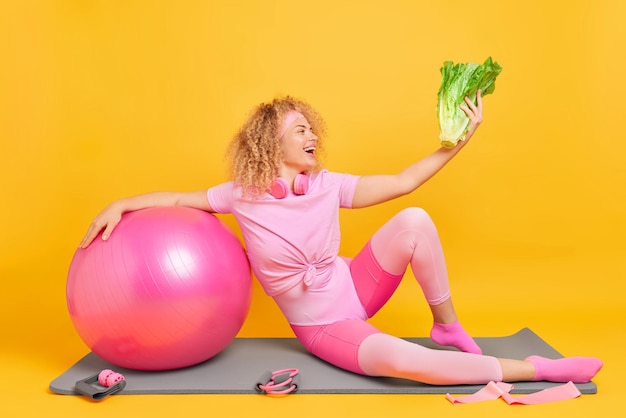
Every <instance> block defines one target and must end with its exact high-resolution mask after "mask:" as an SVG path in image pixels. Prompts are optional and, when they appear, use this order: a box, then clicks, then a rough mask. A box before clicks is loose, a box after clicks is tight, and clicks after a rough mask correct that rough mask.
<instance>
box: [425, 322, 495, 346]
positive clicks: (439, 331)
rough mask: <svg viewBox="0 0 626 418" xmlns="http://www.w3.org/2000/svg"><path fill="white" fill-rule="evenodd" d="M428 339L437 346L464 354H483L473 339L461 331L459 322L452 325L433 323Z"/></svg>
mask: <svg viewBox="0 0 626 418" xmlns="http://www.w3.org/2000/svg"><path fill="white" fill-rule="evenodd" d="M430 339H431V340H433V341H434V342H436V343H437V344H439V345H446V346H452V347H456V348H458V349H459V350H461V351H464V352H466V353H473V354H482V353H483V351H482V350H481V349H480V347H479V346H478V344H476V342H475V341H474V339H473V338H472V337H470V335H469V334H468V333H467V332H466V331H465V330H464V329H463V327H462V326H461V324H460V323H459V321H456V322H454V323H452V324H440V323H437V322H435V323H434V324H433V328H432V329H431V331H430Z"/></svg>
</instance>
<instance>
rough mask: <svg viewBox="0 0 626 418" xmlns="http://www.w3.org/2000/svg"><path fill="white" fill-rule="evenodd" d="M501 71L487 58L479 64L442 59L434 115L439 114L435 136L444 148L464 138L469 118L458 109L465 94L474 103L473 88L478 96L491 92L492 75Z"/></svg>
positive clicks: (496, 74) (474, 93)
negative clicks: (478, 91)
mask: <svg viewBox="0 0 626 418" xmlns="http://www.w3.org/2000/svg"><path fill="white" fill-rule="evenodd" d="M501 71H502V67H500V65H499V64H498V63H497V62H493V61H492V60H491V57H489V58H487V59H486V60H485V62H484V63H483V64H482V65H481V64H475V63H466V64H463V63H458V64H454V63H452V62H451V61H446V62H444V63H443V67H441V86H440V87H439V93H438V94H437V95H438V102H437V114H438V117H439V132H440V133H439V139H440V141H441V144H442V145H443V146H444V147H446V148H454V147H455V146H456V144H457V143H458V142H459V141H463V140H464V139H465V134H466V133H467V130H468V128H469V118H468V117H467V115H466V114H465V112H463V110H462V109H461V107H460V106H461V104H464V103H465V101H464V98H465V97H468V98H469V99H471V100H472V101H473V102H474V104H476V91H477V90H481V96H484V95H486V94H490V93H493V91H494V90H495V88H496V84H495V82H496V77H497V76H498V74H500V72H501Z"/></svg>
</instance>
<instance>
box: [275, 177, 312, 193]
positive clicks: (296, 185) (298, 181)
mask: <svg viewBox="0 0 626 418" xmlns="http://www.w3.org/2000/svg"><path fill="white" fill-rule="evenodd" d="M307 191H309V178H308V177H307V175H306V174H298V175H297V176H296V178H295V179H294V180H293V193H294V194H297V195H303V194H306V192H307ZM270 194H271V195H272V196H274V197H275V198H276V199H284V198H285V197H287V195H288V194H289V184H288V183H287V180H285V179H283V178H281V177H278V178H277V179H276V180H274V181H273V182H272V185H271V186H270Z"/></svg>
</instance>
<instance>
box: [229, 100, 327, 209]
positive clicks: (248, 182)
mask: <svg viewBox="0 0 626 418" xmlns="http://www.w3.org/2000/svg"><path fill="white" fill-rule="evenodd" d="M290 110H296V111H298V112H300V113H302V114H303V115H304V117H306V119H307V121H308V122H309V124H310V125H311V128H312V129H313V132H314V133H315V135H316V136H317V138H318V140H317V149H316V152H315V158H316V161H317V165H316V167H315V169H314V170H313V171H317V170H320V169H321V167H322V164H321V155H322V154H323V142H324V141H323V138H324V136H325V134H326V126H325V124H324V121H323V119H322V117H321V116H320V114H319V113H318V112H317V111H316V110H315V109H313V107H311V105H309V104H308V103H306V102H304V101H302V100H298V99H295V98H293V97H290V96H284V97H276V98H275V99H274V100H272V101H271V102H270V103H261V104H259V105H258V106H257V107H256V108H254V109H253V110H252V112H251V113H250V115H249V116H248V118H247V119H246V121H245V122H244V124H243V126H242V127H241V128H240V129H239V131H238V132H237V134H235V136H234V137H233V138H232V140H231V142H230V145H229V147H228V153H227V155H228V157H229V160H230V165H231V167H230V168H231V175H232V178H233V180H234V181H235V183H236V184H237V185H238V186H240V187H241V188H242V189H243V194H244V196H247V197H252V198H254V197H257V196H259V195H261V194H263V193H266V192H268V191H269V190H270V186H271V184H272V181H274V180H275V179H276V178H277V177H278V174H279V169H280V163H281V161H282V158H283V155H282V151H281V147H280V139H279V138H278V130H279V129H280V125H281V122H282V121H283V119H284V117H285V115H286V114H287V112H289V111H290Z"/></svg>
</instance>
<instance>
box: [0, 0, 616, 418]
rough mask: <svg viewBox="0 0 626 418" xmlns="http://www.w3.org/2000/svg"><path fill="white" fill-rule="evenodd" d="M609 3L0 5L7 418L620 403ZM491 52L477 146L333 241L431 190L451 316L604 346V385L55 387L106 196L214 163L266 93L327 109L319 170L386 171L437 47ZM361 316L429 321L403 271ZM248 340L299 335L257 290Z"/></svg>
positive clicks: (396, 165) (71, 352)
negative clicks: (78, 256) (229, 390)
mask: <svg viewBox="0 0 626 418" xmlns="http://www.w3.org/2000/svg"><path fill="white" fill-rule="evenodd" d="M625 18H626V6H625V5H624V3H623V2H622V1H620V0H598V1H593V2H591V1H580V0H570V1H568V2H566V3H563V2H549V1H545V0H541V1H539V0H528V1H501V0H479V1H473V2H470V1H466V0H448V1H445V2H443V1H442V2H438V1H408V0H407V1H395V0H386V1H338V0H332V1H331V0H318V1H314V2H303V1H298V2H296V1H286V0H284V1H208V0H207V1H200V0H195V1H191V0H181V1H138V0H135V1H132V0H129V1H122V0H110V1H106V0H102V1H95V0H58V1H52V0H50V1H44V0H41V1H35V0H24V1H20V0H13V1H11V0H3V1H2V2H0V161H1V164H0V192H1V195H2V205H1V207H0V277H1V280H2V291H1V292H0V294H1V296H0V298H1V299H0V307H1V308H0V309H1V310H0V323H1V324H2V346H1V348H0V353H1V355H2V360H1V364H0V369H1V370H2V379H1V382H0V398H1V399H2V404H1V405H0V411H3V416H18V415H19V416H22V415H31V414H32V415H41V416H44V415H45V416H78V415H80V416H87V415H89V416H110V415H111V414H116V415H120V414H121V415H122V416H132V415H133V414H136V416H147V415H151V416H165V415H166V414H175V415H176V416H188V415H191V414H202V415H207V414H208V415H215V416H224V415H223V414H226V413H228V414H229V416H230V414H236V415H234V416H244V415H247V414H250V415H254V416H276V415H282V414H290V415H297V416H314V414H315V416H317V415H318V414H320V413H321V414H328V413H331V414H337V415H345V416H358V414H360V415H362V416H379V415H381V414H384V415H383V416H400V415H401V414H402V416H405V415H406V414H411V416H413V415H415V416H417V415H420V416H426V414H438V415H443V416H461V415H462V416H484V415H485V414H487V415H488V416H493V415H496V414H497V415H499V416H518V415H519V414H524V415H525V416H526V415H527V414H532V415H533V416H535V415H537V414H541V415H543V414H545V415H546V416H547V415H550V416H552V415H554V414H563V415H567V416H590V415H592V414H593V415H596V416H597V415H602V416H611V415H613V416H614V415H615V414H619V413H618V411H619V410H623V405H622V404H621V403H620V401H621V399H622V397H623V389H622V388H621V387H620V386H619V385H620V381H621V379H622V378H623V377H624V374H625V372H626V370H625V368H624V363H623V350H622V346H623V340H624V337H625V335H624V334H625V333H624V319H625V309H624V307H623V306H624V305H623V294H624V284H623V279H624V273H626V269H625V264H624V261H623V258H624V250H625V249H626V246H625V245H624V235H625V232H626V223H625V221H624V213H626V199H625V198H626V196H625V192H624V189H625V188H624V182H625V180H626V169H625V168H624V153H625V151H626V142H625V141H624V139H625V135H624V128H623V124H624V97H625V95H626V87H625V86H626V83H624V75H625V74H626V58H625V54H624V45H625V44H626V29H625V27H626V25H625V24H624V20H625ZM487 56H492V57H493V58H494V60H496V61H498V62H499V63H500V64H501V65H502V67H503V72H502V74H501V75H500V77H499V78H498V80H497V83H496V86H497V87H496V91H495V94H493V95H491V96H487V97H485V100H484V103H485V111H484V123H483V125H482V126H481V128H480V129H479V131H478V133H477V135H476V136H475V138H474V139H473V140H472V143H471V144H470V146H469V147H466V148H465V149H464V151H463V152H462V154H461V155H459V156H458V158H457V159H456V160H455V161H453V162H452V163H451V165H450V166H448V167H446V168H445V169H444V171H443V172H441V173H440V174H439V175H438V176H437V177H435V178H434V179H433V180H432V181H431V182H429V183H428V184H427V185H425V186H424V187H423V188H421V189H420V190H418V191H417V192H415V193H414V194H412V195H410V196H408V197H404V198H401V199H398V200H397V201H394V202H391V203H387V204H384V205H381V206H379V207H376V208H370V209H365V210H360V211H344V212H342V215H341V216H342V221H343V224H342V225H343V227H342V232H343V234H344V235H343V237H344V238H343V244H342V245H343V247H342V251H343V252H344V253H345V254H346V255H351V254H354V253H355V252H356V251H357V250H358V249H359V248H360V247H361V246H362V245H363V243H364V242H365V241H366V240H367V239H368V238H369V236H370V235H371V233H372V232H373V231H374V230H375V228H376V227H377V226H378V225H379V224H380V223H382V222H384V221H385V220H386V219H387V218H389V217H390V216H391V215H392V214H394V213H395V212H396V211H397V210H399V209H401V208H403V207H405V206H409V205H414V206H422V207H424V208H425V209H426V210H428V211H429V212H430V214H431V215H432V217H433V218H434V219H435V221H436V223H437V225H438V227H439V231H440V235H441V238H442V240H443V244H444V249H445V251H446V255H447V260H448V263H449V271H450V277H451V280H452V287H453V291H454V294H455V300H456V304H457V310H458V312H459V314H460V316H461V319H462V321H463V322H464V324H465V326H466V328H467V329H468V330H469V331H470V332H471V333H473V334H474V335H476V336H498V335H509V334H512V333H514V332H516V331H517V330H518V329H520V328H522V327H526V326H527V327H530V328H532V329H533V330H534V331H535V332H537V333H538V334H539V335H540V336H542V337H543V338H544V339H545V340H547V341H548V342H549V343H550V344H552V345H553V346H554V347H555V348H556V349H557V350H559V351H560V352H561V353H562V354H564V355H578V354H582V355H595V356H598V357H601V358H602V359H603V360H604V361H605V368H604V370H603V371H602V372H601V373H600V374H599V375H598V376H597V378H596V379H595V382H596V383H597V384H598V387H599V393H598V394H597V395H589V396H583V397H581V398H579V399H576V400H572V401H567V402H561V403H555V404H549V405H542V406H535V407H510V406H507V405H506V404H504V403H503V402H500V401H497V402H488V403H484V404H477V405H471V406H452V405H450V404H449V403H448V402H447V401H446V400H445V399H444V398H443V396H438V395H428V396H424V395H422V396H418V395H411V396H408V395H404V396H397V395H395V396H394V395H375V396H374V395H373V396H368V395H324V396H315V395H295V396H290V397H288V398H282V399H272V398H268V397H262V396H244V395H237V396H225V395H222V396H217V395H215V396H213V395H211V396H208V395H207V396H205V395H202V396H200V395H188V396H180V395H169V396H115V397H111V398H109V399H107V400H106V401H104V402H102V403H100V404H97V405H95V404H91V403H89V402H87V401H86V400H85V399H84V398H81V397H74V396H70V397H67V396H60V395H55V394H52V393H50V392H49V391H48V384H49V382H50V381H51V380H53V379H54V378H55V377H57V376H58V375H59V374H61V373H62V372H64V371H65V370H66V369H67V368H68V367H69V366H71V365H72V364H73V363H74V362H75V361H77V360H78V359H79V358H80V357H82V356H83V355H84V354H86V353H87V352H88V349H87V348H86V347H85V345H84V344H83V343H82V341H81V340H80V339H79V337H78V336H77V335H76V333H75V331H74V329H73V327H72V324H71V321H70V319H69V316H68V314H67V308H66V304H65V293H64V292H65V280H66V273H67V269H68V266H69V263H70V260H71V257H72V255H73V253H74V250H75V248H76V246H77V244H78V242H79V240H80V238H81V237H82V235H83V233H84V232H85V230H86V228H87V226H88V224H89V222H90V221H91V219H92V218H93V217H94V216H95V215H96V213H97V212H98V211H99V210H100V209H101V208H102V207H103V206H104V205H106V204H107V203H108V202H110V201H111V200H113V199H116V198H119V197H123V196H128V195H132V194H137V193H142V192H147V191H152V190H168V189H169V190H194V189H200V188H206V187H208V186H210V185H212V184H215V183H217V182H220V181H222V180H225V179H226V165H225V162H224V158H223V156H224V150H225V147H226V144H227V142H228V140H229V138H230V136H231V135H232V134H233V133H234V132H235V130H236V129H237V127H238V126H239V124H240V123H241V122H242V120H243V118H244V116H245V114H246V112H247V111H248V110H249V109H250V108H251V107H252V106H254V105H255V104H257V103H258V102H261V101H266V100H269V99H271V98H272V97H273V96H274V95H276V94H291V95H294V96H297V97H301V98H304V99H306V100H308V101H310V102H311V103H312V104H313V105H315V106H316V107H317V108H318V109H319V110H320V111H321V112H322V113H323V114H324V115H325V117H326V121H327V124H328V126H329V133H330V136H329V141H328V158H327V159H326V165H327V167H328V168H330V169H332V170H337V171H348V172H352V173H355V174H367V173H378V172H396V171H398V170H399V169H401V168H403V167H404V166H406V165H408V164H409V163H411V162H413V161H415V160H416V159H418V158H420V157H422V156H424V155H426V154H428V153H430V152H431V151H433V150H434V149H436V148H437V147H438V139H437V138H438V126H437V119H436V114H435V104H436V92H437V89H438V87H439V81H440V74H439V68H440V66H441V64H442V63H443V61H445V60H452V61H455V62H458V61H480V62H482V61H483V60H484V59H485V58H486V57H487ZM224 220H225V221H226V222H227V223H228V224H229V225H230V226H232V227H233V228H234V229H235V230H236V225H235V224H234V223H233V222H232V220H231V219H230V218H224ZM374 322H375V323H376V324H377V325H379V326H381V327H383V328H384V329H386V330H388V331H389V332H392V333H395V334H397V335H400V336H425V335H427V333H428V330H429V326H430V317H429V315H428V311H427V307H426V305H425V303H424V302H423V299H422V297H421V295H420V294H419V289H418V288H417V285H416V284H415V283H414V281H413V280H412V278H411V276H410V274H409V275H407V280H405V282H403V284H402V285H401V287H400V290H399V291H398V293H397V294H396V295H395V296H394V297H393V298H392V300H391V302H390V303H389V304H388V305H387V306H386V307H385V308H384V309H383V310H382V311H381V312H380V314H379V315H378V316H377V317H376V318H375V319H374ZM240 336H242V337H256V336H291V334H290V332H289V329H288V327H287V325H286V323H285V321H284V320H283V319H282V317H281V316H280V314H279V312H278V311H277V309H276V308H275V307H274V305H273V303H272V302H271V300H269V299H268V298H267V297H266V296H265V295H264V294H263V293H262V292H261V291H260V289H259V287H258V286H255V294H254V302H253V305H252V308H251V312H250V317H249V319H248V321H247V322H246V324H245V325H244V327H243V329H242V330H241V333H240ZM527 408H528V409H527ZM4 411H8V413H9V414H8V415H5V414H4ZM353 411H356V412H353ZM218 414H219V415H218Z"/></svg>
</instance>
